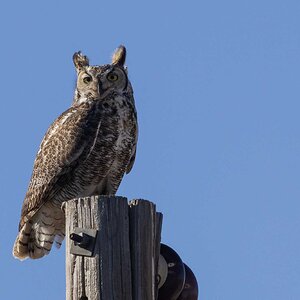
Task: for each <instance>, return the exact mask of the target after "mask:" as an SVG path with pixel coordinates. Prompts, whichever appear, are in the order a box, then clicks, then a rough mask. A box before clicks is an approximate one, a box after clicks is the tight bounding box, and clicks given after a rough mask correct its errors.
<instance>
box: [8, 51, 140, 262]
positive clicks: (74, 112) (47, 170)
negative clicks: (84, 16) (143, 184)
mask: <svg viewBox="0 0 300 300" xmlns="http://www.w3.org/2000/svg"><path fill="white" fill-rule="evenodd" d="M125 55H126V50H125V47H123V46H120V47H119V48H118V49H117V50H116V52H115V54H114V55H113V59H112V63H111V64H110V65H104V66H89V61H88V58H87V57H86V56H83V55H82V54H81V53H80V52H77V53H75V54H74V56H73V61H74V65H75V67H76V70H77V77H78V78H77V86H76V91H75V96H74V101H73V104H72V106H71V107H70V108H69V109H68V110H67V111H65V112H64V113H62V114H61V115H60V116H59V117H58V118H57V119H56V120H55V121H54V123H53V124H52V125H51V126H50V128H49V129H48V131H47V133H46V135H45V137H44V139H43V141H42V143H41V146H40V149H39V151H38V153H37V156H36V159H35V162H34V168H33V173H32V177H31V180H30V183H29V187H28V191H27V193H26V196H25V199H24V203H23V207H22V213H21V220H20V225H19V231H20V232H19V235H18V236H17V239H16V241H15V245H14V249H13V255H14V256H15V257H16V258H19V259H25V258H27V257H31V258H40V257H42V256H44V255H45V254H48V253H49V251H50V250H51V247H52V244H53V242H55V243H56V245H57V246H58V247H59V246H60V245H61V242H62V240H63V238H64V229H65V220H64V215H63V212H62V211H61V204H62V202H63V201H66V200H69V199H72V198H75V197H84V196H90V195H93V194H103V195H108V194H115V193H116V191H117V189H118V187H119V185H120V182H121V180H122V177H123V175H124V173H125V172H127V173H128V172H129V171H130V170H131V168H132V166H133V163H134V159H135V153H136V142H137V117H136V110H135V105H134V99H133V91H132V87H131V84H130V82H129V80H128V77H127V70H126V69H125V67H124V63H125Z"/></svg>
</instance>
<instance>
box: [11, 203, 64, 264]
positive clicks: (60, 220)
mask: <svg viewBox="0 0 300 300" xmlns="http://www.w3.org/2000/svg"><path fill="white" fill-rule="evenodd" d="M64 231H65V224H64V215H63V213H62V211H61V210H60V209H55V208H53V207H51V209H49V207H48V206H47V205H44V206H43V207H42V209H40V210H39V211H38V212H37V213H36V214H35V215H34V217H33V218H32V219H31V220H29V221H27V222H26V223H25V224H24V225H23V227H22V228H21V230H20V232H19V234H18V236H17V238H16V241H15V243H14V247H13V256H14V257H15V258H18V259H20V260H24V259H26V258H28V257H30V258H33V259H37V258H41V257H43V256H44V255H47V254H49V252H50V251H51V248H52V245H53V243H55V245H56V246H57V248H59V247H60V246H61V243H62V241H63V239H64Z"/></svg>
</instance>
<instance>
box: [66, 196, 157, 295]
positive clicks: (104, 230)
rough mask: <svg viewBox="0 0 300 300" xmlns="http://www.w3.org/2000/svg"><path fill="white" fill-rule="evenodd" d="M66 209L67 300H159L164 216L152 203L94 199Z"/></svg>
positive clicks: (122, 199) (123, 199) (102, 197)
mask: <svg viewBox="0 0 300 300" xmlns="http://www.w3.org/2000/svg"><path fill="white" fill-rule="evenodd" d="M64 208H65V215H66V276H67V277H66V278H67V280H66V299H67V300H111V299H114V300H127V299H128V300H131V299H133V300H141V299H143V300H154V299H156V297H157V290H156V274H157V264H158V257H159V251H160V234H161V224H162V214H160V213H156V209H155V205H154V204H153V203H151V202H149V201H146V200H133V201H131V202H130V204H129V205H128V202H127V199H126V198H124V197H116V196H92V197H87V198H80V199H75V200H71V201H67V202H65V205H64ZM70 236H71V238H70Z"/></svg>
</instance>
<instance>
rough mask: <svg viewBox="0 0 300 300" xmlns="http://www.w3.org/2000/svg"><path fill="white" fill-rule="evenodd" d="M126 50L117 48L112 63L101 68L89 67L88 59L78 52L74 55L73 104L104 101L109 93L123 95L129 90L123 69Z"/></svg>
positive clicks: (124, 69)
mask: <svg viewBox="0 0 300 300" xmlns="http://www.w3.org/2000/svg"><path fill="white" fill-rule="evenodd" d="M125 59H126V48H125V47H124V46H119V47H118V48H117V49H116V51H115V52H114V54H113V56H112V62H111V64H108V65H103V66H90V65H89V59H88V58H87V57H86V56H85V55H83V54H82V53H81V52H80V51H79V52H76V53H74V55H73V62H74V65H75V68H76V72H77V84H76V90H75V96H74V103H76V104H80V103H82V102H84V101H86V100H87V99H104V98H105V97H106V96H107V95H109V94H111V93H119V94H123V93H125V92H128V89H131V85H130V83H129V81H128V77H127V69H126V68H125V66H124V64H125Z"/></svg>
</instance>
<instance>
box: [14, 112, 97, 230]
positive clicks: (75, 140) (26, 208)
mask: <svg viewBox="0 0 300 300" xmlns="http://www.w3.org/2000/svg"><path fill="white" fill-rule="evenodd" d="M91 113H93V111H91V110H86V109H82V108H80V107H71V108H70V109H68V110H67V111H65V112H64V113H63V114H61V115H60V116H59V117H58V118H57V119H56V120H55V121H54V123H53V124H52V125H51V126H50V128H49V129H48V131H47V133H46V134H45V136H44V138H43V141H42V143H41V146H40V149H39V151H38V153H37V156H36V159H35V162H34V167H33V172H32V176H31V180H30V183H29V187H28V191H27V193H26V196H25V199H24V202H23V206H22V213H21V221H20V225H19V227H20V228H22V226H23V225H24V223H25V222H26V221H28V220H29V219H31V218H32V216H33V215H34V214H35V213H36V212H37V211H38V209H39V208H40V207H41V206H42V205H43V204H44V203H45V202H46V201H47V200H48V197H49V194H50V193H53V191H52V189H53V187H54V186H55V183H56V182H57V181H58V180H59V178H61V176H64V175H66V174H67V173H68V172H70V170H72V169H73V167H74V166H75V165H76V164H77V162H78V158H79V157H81V156H83V155H87V152H88V151H87V145H88V143H89V142H90V140H91V139H92V138H93V134H95V133H93V132H91V131H92V130H93V129H92V128H91V127H93V126H89V124H88V122H87V119H88V117H89V114H91ZM99 124H100V123H99ZM56 188H59V187H56Z"/></svg>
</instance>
